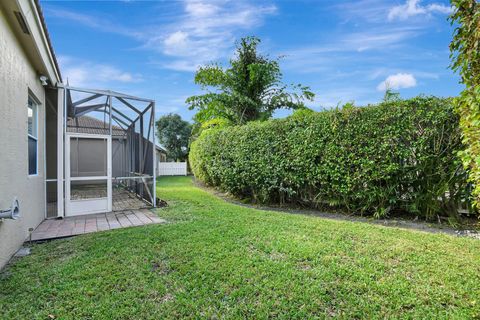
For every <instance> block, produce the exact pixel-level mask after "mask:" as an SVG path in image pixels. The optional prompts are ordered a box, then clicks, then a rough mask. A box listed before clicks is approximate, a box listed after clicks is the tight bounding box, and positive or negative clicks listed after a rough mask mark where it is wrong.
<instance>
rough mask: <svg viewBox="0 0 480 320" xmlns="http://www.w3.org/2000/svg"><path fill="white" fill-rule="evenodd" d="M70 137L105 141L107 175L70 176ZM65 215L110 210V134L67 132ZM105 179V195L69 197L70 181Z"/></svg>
mask: <svg viewBox="0 0 480 320" xmlns="http://www.w3.org/2000/svg"><path fill="white" fill-rule="evenodd" d="M72 138H87V139H101V140H106V141H107V175H106V176H83V177H71V176H70V156H71V154H70V142H71V139H72ZM65 142H66V143H65V155H66V159H65V216H77V215H84V214H94V213H103V212H111V211H112V138H111V136H110V135H97V134H86V133H82V134H79V133H67V134H66V141H65ZM92 180H106V181H107V197H106V198H105V197H99V198H93V199H81V200H72V199H71V182H72V181H92Z"/></svg>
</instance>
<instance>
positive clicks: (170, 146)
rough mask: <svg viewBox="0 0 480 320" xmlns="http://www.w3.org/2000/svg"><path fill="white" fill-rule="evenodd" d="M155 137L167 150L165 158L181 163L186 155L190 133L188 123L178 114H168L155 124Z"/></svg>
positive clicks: (190, 129)
mask: <svg viewBox="0 0 480 320" xmlns="http://www.w3.org/2000/svg"><path fill="white" fill-rule="evenodd" d="M156 125H157V137H158V139H159V141H160V143H161V144H162V145H163V147H164V148H165V149H166V150H167V158H169V159H172V160H175V161H183V160H185V159H186V157H187V154H188V141H189V138H190V133H191V131H192V128H191V125H190V123H188V122H187V121H185V120H182V118H181V117H180V116H179V115H178V114H174V113H170V114H167V115H165V116H162V117H160V119H158V120H157V122H156Z"/></svg>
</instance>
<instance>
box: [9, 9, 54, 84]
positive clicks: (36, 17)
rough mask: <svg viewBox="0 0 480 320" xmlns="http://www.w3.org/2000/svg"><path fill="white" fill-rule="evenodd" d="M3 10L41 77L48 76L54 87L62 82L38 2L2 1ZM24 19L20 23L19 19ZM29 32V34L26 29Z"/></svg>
mask: <svg viewBox="0 0 480 320" xmlns="http://www.w3.org/2000/svg"><path fill="white" fill-rule="evenodd" d="M0 3H1V9H2V11H4V15H5V17H6V19H7V20H8V22H9V24H10V26H11V28H12V30H13V32H14V34H15V36H16V38H17V39H18V41H19V42H20V44H21V46H22V47H23V49H24V51H25V53H26V55H27V57H28V59H29V60H30V62H31V64H32V65H33V67H34V68H35V70H36V71H37V73H38V74H39V75H44V76H47V77H48V79H49V80H50V82H51V84H52V85H53V86H55V85H57V84H58V83H61V82H62V78H61V74H60V69H59V67H58V62H57V59H56V57H55V53H54V51H53V47H52V45H51V42H50V37H49V35H48V31H47V27H46V24H45V19H44V18H43V14H42V11H41V8H40V3H39V1H38V0H11V1H0ZM16 13H17V15H18V13H19V14H20V16H21V17H20V19H23V21H22V24H23V22H24V24H23V26H22V24H21V23H19V20H18V19H19V17H17V16H16ZM25 28H26V30H28V32H27V33H25V32H24V29H25Z"/></svg>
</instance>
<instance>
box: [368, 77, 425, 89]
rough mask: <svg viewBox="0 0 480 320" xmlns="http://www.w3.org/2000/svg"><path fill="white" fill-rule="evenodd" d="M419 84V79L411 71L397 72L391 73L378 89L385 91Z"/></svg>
mask: <svg viewBox="0 0 480 320" xmlns="http://www.w3.org/2000/svg"><path fill="white" fill-rule="evenodd" d="M416 85H417V80H416V79H415V77H414V76H413V74H411V73H397V74H392V75H389V76H388V77H387V78H386V79H385V80H384V81H382V82H380V83H379V84H378V86H377V90H378V91H385V90H387V89H394V90H397V89H401V88H412V87H415V86H416Z"/></svg>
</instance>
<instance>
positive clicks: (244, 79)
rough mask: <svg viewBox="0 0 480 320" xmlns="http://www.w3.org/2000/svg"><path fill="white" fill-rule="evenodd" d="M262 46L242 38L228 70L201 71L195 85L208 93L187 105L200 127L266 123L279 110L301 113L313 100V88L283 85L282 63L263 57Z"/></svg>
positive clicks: (213, 66) (217, 67)
mask: <svg viewBox="0 0 480 320" xmlns="http://www.w3.org/2000/svg"><path fill="white" fill-rule="evenodd" d="M259 43H260V39H258V38H256V37H246V38H242V39H241V40H240V42H239V43H237V49H236V56H235V57H234V58H233V59H231V60H230V66H229V67H228V68H222V67H221V66H220V65H219V64H211V65H207V66H204V67H201V68H200V69H199V70H198V71H197V73H196V74H195V83H196V84H198V85H200V86H201V88H202V89H203V90H205V91H207V92H206V93H205V94H203V95H196V96H192V97H189V98H188V99H187V101H186V102H187V104H189V108H190V110H193V109H196V110H197V111H198V112H197V114H196V115H195V121H196V122H197V123H204V122H205V121H208V120H211V119H215V118H224V119H226V120H228V121H230V122H232V123H233V124H244V123H246V122H248V121H252V120H265V119H268V118H270V117H271V116H272V114H273V112H274V111H275V110H277V109H281V108H285V109H299V108H303V107H305V105H304V103H303V102H304V101H305V100H310V101H312V100H313V98H314V94H313V93H312V92H311V91H310V88H309V87H306V86H302V85H300V84H295V85H291V86H288V85H285V84H284V83H283V82H282V72H281V71H280V66H279V62H278V59H273V60H272V59H269V58H268V57H266V56H263V55H260V54H259V53H258V51H257V46H258V44H259Z"/></svg>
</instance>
